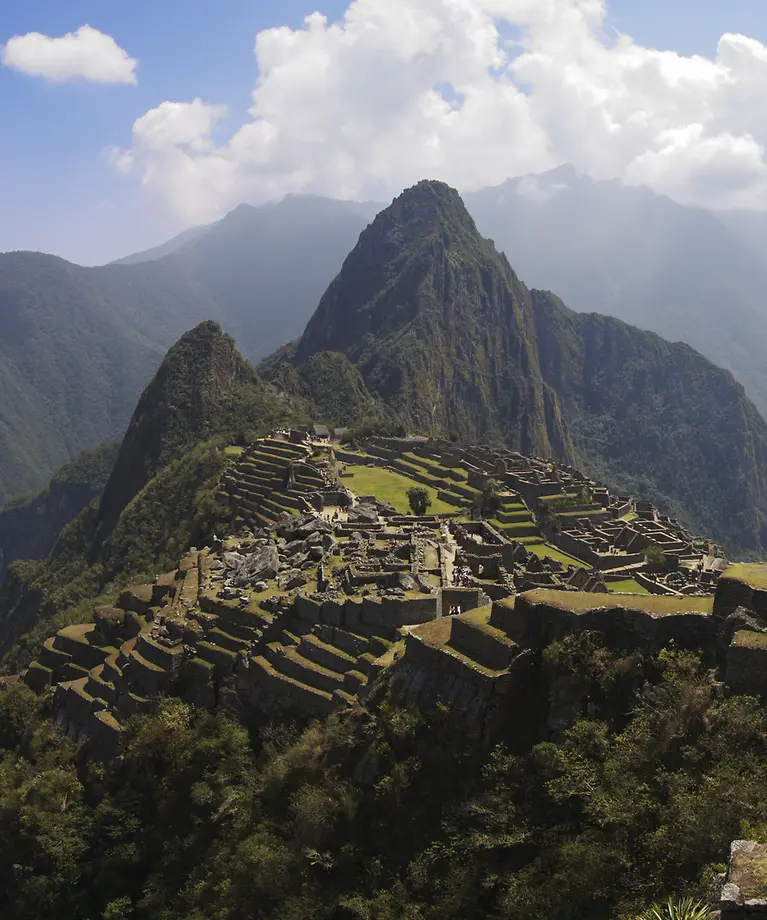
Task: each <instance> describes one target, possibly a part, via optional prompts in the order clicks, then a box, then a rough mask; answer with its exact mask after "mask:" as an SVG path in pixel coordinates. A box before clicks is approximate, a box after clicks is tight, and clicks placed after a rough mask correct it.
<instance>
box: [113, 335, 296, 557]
mask: <svg viewBox="0 0 767 920" xmlns="http://www.w3.org/2000/svg"><path fill="white" fill-rule="evenodd" d="M284 414H285V407H284V404H283V403H282V402H281V401H280V400H279V399H278V398H277V397H276V396H275V395H274V394H273V393H272V392H271V391H270V390H269V389H268V387H267V386H266V385H265V384H263V383H262V382H261V380H260V379H259V377H258V375H257V374H256V372H255V370H254V369H253V367H251V365H249V364H248V363H247V361H245V360H244V358H243V357H242V356H241V355H240V353H239V352H238V351H237V349H236V348H235V344H234V339H233V338H232V337H231V336H229V335H226V334H225V333H224V332H223V331H222V330H221V327H220V326H219V325H218V324H217V323H215V322H212V321H206V322H203V323H201V324H200V325H199V326H197V327H195V328H194V329H192V330H191V331H190V332H187V333H186V334H185V335H183V336H182V337H181V339H179V341H178V342H177V343H176V344H175V345H174V346H173V347H172V348H171V349H170V351H169V352H168V354H167V355H166V356H165V359H164V360H163V362H162V364H161V365H160V368H159V370H158V371H157V374H156V375H155V377H154V378H153V380H152V381H151V382H150V383H149V385H148V386H147V388H146V389H145V390H144V392H143V394H142V396H141V399H140V400H139V403H138V406H137V407H136V410H135V412H134V413H133V418H132V419H131V423H130V425H129V426H128V431H127V432H126V434H125V438H124V439H123V442H122V445H121V446H120V452H119V454H118V455H117V459H116V461H115V464H114V469H113V470H112V474H111V476H110V478H109V480H108V482H107V484H106V487H105V489H104V494H103V496H102V499H101V503H100V505H99V511H98V519H97V520H98V523H97V528H96V538H95V545H97V546H98V544H100V543H101V542H102V541H103V540H104V539H105V538H106V537H107V536H108V534H109V533H111V531H112V530H113V529H114V526H115V524H116V523H117V521H118V519H119V517H120V515H121V514H122V512H123V510H124V509H125V507H126V506H127V505H128V504H129V503H130V502H131V501H132V499H133V498H134V497H135V496H136V495H137V494H138V493H139V492H140V491H141V489H142V488H143V487H144V486H145V485H146V484H147V483H148V482H149V480H150V479H151V478H152V477H153V476H155V475H156V474H157V473H158V472H159V471H160V470H161V469H162V468H163V467H165V466H167V465H168V464H169V463H171V462H172V461H174V460H177V459H178V458H179V457H180V456H182V455H183V453H184V451H185V450H186V449H188V448H191V447H193V446H194V445H195V444H197V443H198V442H200V441H205V440H208V439H209V438H211V437H213V436H214V435H216V434H219V433H221V432H222V431H241V432H247V430H248V429H249V428H250V427H251V426H253V425H260V424H262V423H263V424H271V423H273V422H276V421H277V420H278V419H280V418H281V417H282V416H283V415H284Z"/></svg>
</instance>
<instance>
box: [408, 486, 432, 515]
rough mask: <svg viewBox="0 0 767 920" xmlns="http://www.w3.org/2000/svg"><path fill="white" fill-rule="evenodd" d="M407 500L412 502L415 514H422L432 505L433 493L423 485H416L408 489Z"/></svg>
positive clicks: (411, 505) (411, 506)
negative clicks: (430, 493)
mask: <svg viewBox="0 0 767 920" xmlns="http://www.w3.org/2000/svg"><path fill="white" fill-rule="evenodd" d="M406 494H407V500H408V502H410V510H411V511H412V512H413V514H417V515H419V516H420V515H422V514H426V512H427V511H428V510H429V508H430V507H431V495H429V490H428V489H424V488H423V486H414V487H413V488H412V489H408V490H407V493H406Z"/></svg>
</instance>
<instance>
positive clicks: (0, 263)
mask: <svg viewBox="0 0 767 920" xmlns="http://www.w3.org/2000/svg"><path fill="white" fill-rule="evenodd" d="M210 312H211V304H210V301H209V300H208V298H207V296H206V295H205V294H204V292H202V291H201V290H200V289H199V288H198V287H197V286H196V285H195V284H194V283H192V282H190V281H189V280H188V279H186V278H184V277H183V276H182V275H181V274H180V273H179V272H178V271H176V270H175V269H170V268H168V267H166V266H163V265H161V264H159V263H155V264H152V265H149V266H144V267H139V268H134V269H129V268H124V267H121V266H109V267H106V268H95V269H87V268H81V267H79V266H77V265H72V264H70V263H69V262H65V261H64V260H63V259H58V258H56V257H54V256H48V255H43V254H41V253H25V252H18V253H7V254H4V255H0V504H2V503H3V502H4V501H5V500H6V499H7V498H8V496H9V495H13V494H16V493H19V492H26V491H31V490H36V489H39V488H41V487H43V486H44V485H45V483H46V482H47V481H48V480H49V479H50V477H51V475H52V474H53V473H54V472H55V471H56V470H57V469H59V468H60V467H61V466H62V465H63V464H64V463H66V462H68V461H69V460H71V459H72V458H73V457H75V456H77V455H78V454H79V453H81V452H82V451H83V450H85V449H87V448H90V447H93V446H94V445H96V444H99V443H102V442H104V441H107V440H115V439H118V438H120V437H121V436H122V434H123V432H124V430H125V426H126V424H127V422H128V419H129V418H130V413H131V411H132V409H133V407H134V406H135V404H136V399H137V398H138V395H139V393H140V392H141V390H142V389H143V387H144V386H145V385H146V382H147V380H148V379H149V378H150V377H151V376H152V374H153V373H154V371H155V370H156V369H157V366H158V365H159V363H160V361H161V360H162V356H163V354H164V352H165V349H166V348H167V346H168V345H169V344H170V343H171V342H172V341H173V340H174V339H175V338H176V337H177V335H178V330H179V327H180V328H181V329H182V330H183V329H184V328H188V325H190V323H189V322H188V318H189V317H192V322H191V324H193V323H194V322H196V321H199V319H202V318H204V317H205V316H206V315H207V314H209V313H210Z"/></svg>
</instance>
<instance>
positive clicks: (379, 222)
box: [296, 181, 568, 456]
mask: <svg viewBox="0 0 767 920" xmlns="http://www.w3.org/2000/svg"><path fill="white" fill-rule="evenodd" d="M534 335H535V333H534V329H533V324H532V314H531V312H530V298H529V294H528V292H527V291H526V289H525V288H524V287H523V286H522V285H521V284H520V282H519V280H518V279H517V277H516V276H515V275H514V272H513V271H512V270H511V268H510V266H509V263H508V262H507V261H506V259H505V257H504V256H502V255H500V254H499V253H498V252H497V251H496V249H495V246H494V245H493V244H492V243H491V242H490V241H489V240H485V239H483V238H482V237H481V236H480V234H479V232H478V231H477V228H476V225H475V224H474V221H473V220H472V218H471V217H470V215H469V213H468V211H467V210H466V207H465V205H464V203H463V200H462V199H461V197H460V195H459V194H458V192H456V191H455V189H453V188H451V187H450V186H449V185H446V184H445V183H443V182H433V181H425V182H419V183H418V184H417V185H415V186H413V187H412V188H409V189H407V190H406V191H405V192H403V193H402V194H401V195H400V196H399V197H398V198H396V199H395V200H394V202H393V203H392V204H391V205H390V206H389V207H388V208H387V209H386V210H385V211H383V212H382V213H381V214H379V215H378V217H377V218H376V219H375V220H374V221H373V223H372V224H371V225H370V226H369V227H368V228H367V229H366V230H365V231H363V233H362V235H361V236H360V239H359V243H358V244H357V246H356V247H355V249H354V250H353V251H352V253H351V254H350V255H349V257H348V258H347V260H346V262H345V263H344V266H343V268H342V269H341V273H340V274H339V275H338V277H337V278H336V279H335V281H334V282H333V283H332V284H331V286H330V288H329V289H328V291H327V293H326V294H325V296H324V297H323V299H322V301H321V302H320V305H319V307H318V308H317V311H316V313H315V314H314V316H313V317H312V319H311V320H310V322H309V324H308V326H307V327H306V331H305V332H304V335H303V338H302V339H301V342H300V344H299V346H298V349H297V352H296V362H297V363H299V364H302V363H304V362H306V361H308V360H309V359H310V358H312V357H313V356H314V355H317V354H319V353H321V352H327V351H333V352H341V353H342V354H344V355H345V356H346V357H347V358H348V359H349V361H351V362H352V364H355V365H356V366H357V368H358V369H359V371H360V373H361V374H362V377H363V380H364V382H365V385H366V387H367V388H368V390H369V391H370V393H371V394H372V395H373V397H374V398H376V399H381V400H383V401H385V402H388V404H389V405H390V406H391V407H393V408H394V410H395V412H396V414H397V416H398V417H399V419H400V420H401V421H402V423H403V424H404V425H405V426H406V427H408V428H410V429H412V430H423V431H428V432H429V433H444V432H446V431H448V430H453V431H455V432H456V433H457V434H458V435H459V436H460V437H463V438H466V439H467V440H472V439H476V438H478V437H479V438H480V439H487V440H507V441H509V442H510V443H512V444H514V445H515V446H516V447H518V448H519V449H522V450H523V452H524V451H525V450H527V451H528V452H532V453H538V454H541V455H544V456H548V455H550V454H552V453H558V454H559V455H560V456H568V446H567V443H566V441H567V438H566V434H565V432H564V431H563V430H562V428H561V425H560V424H559V417H558V413H557V409H556V406H555V405H554V403H553V402H551V400H549V401H548V402H547V394H545V393H544V390H543V386H542V382H541V380H540V373H539V369H538V366H537V358H536V355H535V349H534ZM495 367H504V368H505V375H506V378H505V380H506V386H505V387H504V392H503V393H500V394H497V393H495V392H494V391H493V388H492V387H491V386H489V385H488V381H489V380H490V379H491V377H492V373H493V370H492V369H493V368H495ZM499 407H500V411H499ZM499 420H502V421H499Z"/></svg>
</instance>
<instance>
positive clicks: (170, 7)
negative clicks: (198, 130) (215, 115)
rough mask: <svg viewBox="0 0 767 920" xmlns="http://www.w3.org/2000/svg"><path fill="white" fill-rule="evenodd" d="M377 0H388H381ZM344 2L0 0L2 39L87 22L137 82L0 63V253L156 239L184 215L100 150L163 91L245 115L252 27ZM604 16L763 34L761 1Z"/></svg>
mask: <svg viewBox="0 0 767 920" xmlns="http://www.w3.org/2000/svg"><path fill="white" fill-rule="evenodd" d="M380 2H381V3H382V4H385V3H386V2H387V0H380ZM346 6H347V3H345V2H340V0H318V2H316V3H312V2H309V0H279V2H277V0H131V2H130V3H125V2H119V3H118V2H115V0H65V2H64V0H24V2H21V0H6V2H5V3H0V45H2V44H3V43H5V42H6V41H7V40H8V39H10V38H11V37H12V36H14V35H22V34H25V33H28V32H33V31H38V32H41V33H44V34H46V35H49V36H60V35H63V34H65V33H67V32H72V31H74V30H76V29H77V28H78V27H80V26H82V25H83V24H85V23H88V24H89V25H91V26H93V27H94V28H96V29H98V30H99V31H101V32H103V33H105V34H107V35H110V36H112V37H113V38H114V40H115V41H116V42H117V44H118V45H119V46H120V47H121V48H123V49H125V50H126V51H127V52H128V54H129V55H130V56H131V57H134V58H137V59H138V61H139V65H138V70H137V77H138V85H137V86H132V85H100V84H95V83H87V82H83V81H79V82H67V83H52V82H50V81H46V80H44V79H40V78H38V77H34V76H28V75H27V74H25V73H21V72H17V71H15V70H12V69H10V68H7V67H0V114H2V118H3V127H2V134H0V251H2V250H10V249H19V248H26V249H40V250H43V251H49V252H55V253H57V254H60V255H62V256H64V257H67V258H70V259H72V260H77V261H81V262H85V263H98V262H100V261H104V260H107V259H110V258H114V257H116V256H118V255H121V254H125V253H127V252H129V251H132V250H135V249H139V248H143V247H144V246H147V245H153V244H155V243H157V242H160V241H162V240H163V239H164V238H166V237H167V236H168V235H170V234H172V233H173V232H175V231H176V230H178V229H180V228H181V227H182V226H183V225H184V220H183V219H181V218H180V217H179V216H178V215H174V214H173V213H172V212H171V211H170V210H168V209H164V208H162V207H160V206H158V204H157V201H156V199H155V198H153V197H152V196H151V195H148V194H146V193H145V192H144V191H143V190H142V187H141V182H140V179H141V176H140V175H136V174H132V175H127V176H126V175H120V174H118V173H117V172H116V170H115V169H114V168H113V166H112V165H110V163H109V160H108V157H107V156H106V155H105V150H106V149H108V148H110V147H114V146H117V147H121V148H126V147H128V146H130V143H131V126H132V124H133V123H134V121H135V120H136V119H137V118H139V117H141V116H142V115H143V114H144V113H145V112H147V111H149V110H150V109H152V108H154V107H155V106H158V105H160V104H161V103H162V102H164V101H165V100H178V101H191V100H192V99H194V98H195V97H198V96H199V97H201V98H202V99H203V101H205V102H209V103H216V104H226V105H227V106H228V108H229V112H228V115H227V117H226V119H225V120H224V121H223V122H222V123H221V124H220V125H219V127H218V130H219V132H220V134H221V135H222V136H224V137H228V136H229V135H230V134H231V133H233V132H234V131H236V130H237V128H238V127H240V126H241V125H242V124H243V122H244V121H246V120H247V116H246V112H247V109H248V106H249V104H250V101H251V93H252V91H253V88H254V87H255V85H256V78H257V74H256V60H255V57H254V54H253V45H254V39H255V35H256V33H257V32H259V31H261V30H264V29H268V28H272V27H275V26H282V25H285V26H289V27H291V28H299V27H300V26H301V24H302V22H303V18H304V17H305V16H306V15H307V14H309V13H311V12H312V11H313V10H314V9H316V8H318V7H319V9H320V10H321V12H323V13H325V14H326V15H327V16H328V17H329V18H330V19H331V20H335V19H338V18H339V17H341V16H342V15H343V12H344V10H345V8H346ZM608 9H609V23H610V24H611V25H612V26H614V27H615V28H617V29H619V30H621V31H624V32H626V33H628V34H629V35H631V36H632V37H633V39H634V40H635V41H636V42H638V43H640V44H642V45H646V46H648V47H650V48H659V49H669V50H674V51H677V52H679V53H680V54H683V55H690V54H695V53H698V54H703V55H706V56H708V57H712V56H713V55H714V53H715V50H716V44H717V41H718V39H719V36H720V35H721V34H722V33H723V32H725V31H729V32H742V33H744V34H746V35H748V36H750V37H751V38H754V39H757V40H759V41H762V42H764V43H767V4H765V3H764V0H731V2H728V3H725V2H724V0H641V2H639V0H611V2H609V3H608Z"/></svg>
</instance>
